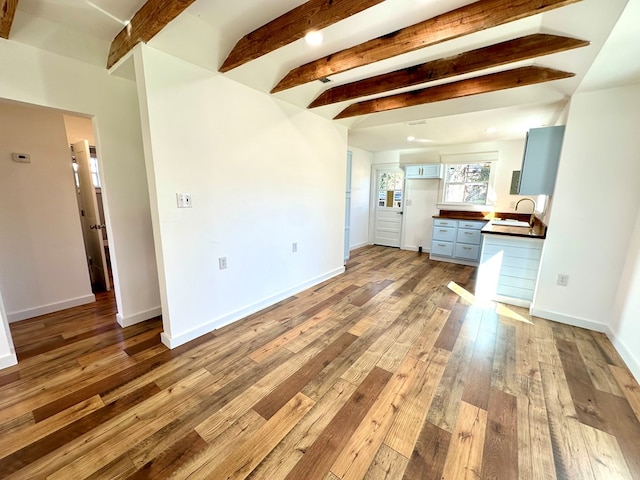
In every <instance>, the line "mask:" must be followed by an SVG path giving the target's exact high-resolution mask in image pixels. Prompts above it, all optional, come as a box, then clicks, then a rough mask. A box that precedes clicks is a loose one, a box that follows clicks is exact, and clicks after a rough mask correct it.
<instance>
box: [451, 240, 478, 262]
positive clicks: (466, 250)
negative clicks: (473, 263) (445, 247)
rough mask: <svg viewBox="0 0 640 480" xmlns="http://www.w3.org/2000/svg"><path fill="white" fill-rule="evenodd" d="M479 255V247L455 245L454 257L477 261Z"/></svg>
mask: <svg viewBox="0 0 640 480" xmlns="http://www.w3.org/2000/svg"><path fill="white" fill-rule="evenodd" d="M479 254H480V246H479V245H465V244H464V243H459V244H458V243H456V253H455V255H454V256H455V257H458V258H466V259H467V260H477V259H478V257H479Z"/></svg>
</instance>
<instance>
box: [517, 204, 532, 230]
mask: <svg viewBox="0 0 640 480" xmlns="http://www.w3.org/2000/svg"><path fill="white" fill-rule="evenodd" d="M525 200H529V201H530V202H531V203H533V210H532V211H531V216H530V217H529V226H530V227H531V228H533V224H534V223H535V221H536V202H535V201H534V200H533V199H531V198H521V199H520V200H518V203H516V211H518V205H520V202H524V201H525Z"/></svg>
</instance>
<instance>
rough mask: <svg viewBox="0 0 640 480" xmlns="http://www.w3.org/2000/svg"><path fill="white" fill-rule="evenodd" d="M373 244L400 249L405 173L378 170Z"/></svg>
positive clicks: (393, 170) (397, 170) (395, 170)
mask: <svg viewBox="0 0 640 480" xmlns="http://www.w3.org/2000/svg"><path fill="white" fill-rule="evenodd" d="M377 175H378V177H377V189H378V192H377V199H376V207H375V212H376V214H375V233H374V239H373V243H375V244H376V245H384V246H386V247H400V238H401V236H402V214H403V213H404V212H403V208H404V172H403V171H402V170H400V169H399V168H397V169H387V170H378V173H377Z"/></svg>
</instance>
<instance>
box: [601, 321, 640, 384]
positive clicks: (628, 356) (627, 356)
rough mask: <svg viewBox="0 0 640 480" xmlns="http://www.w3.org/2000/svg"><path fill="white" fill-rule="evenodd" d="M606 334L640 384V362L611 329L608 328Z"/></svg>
mask: <svg viewBox="0 0 640 480" xmlns="http://www.w3.org/2000/svg"><path fill="white" fill-rule="evenodd" d="M605 333H606V334H607V336H608V337H609V340H611V343H612V344H613V346H614V347H615V349H616V350H617V351H618V353H619V354H620V356H621V357H622V359H623V360H624V363H626V364H627V368H628V369H629V371H630V372H631V374H632V375H633V376H634V377H635V379H636V381H637V382H640V360H638V358H636V356H635V355H634V353H633V352H632V351H631V350H629V349H628V348H627V346H626V345H625V344H624V342H623V341H622V340H621V339H620V338H619V337H618V336H617V335H616V334H614V333H613V331H612V330H611V329H610V328H609V327H607V331H606V332H605Z"/></svg>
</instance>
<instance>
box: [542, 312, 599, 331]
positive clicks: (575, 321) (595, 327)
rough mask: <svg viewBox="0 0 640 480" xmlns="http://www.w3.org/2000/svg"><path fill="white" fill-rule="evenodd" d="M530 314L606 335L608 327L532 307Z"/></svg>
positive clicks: (584, 319)
mask: <svg viewBox="0 0 640 480" xmlns="http://www.w3.org/2000/svg"><path fill="white" fill-rule="evenodd" d="M530 313H531V315H533V316H535V317H540V318H544V319H546V320H552V321H554V322H560V323H566V324H567V325H572V326H574V327H580V328H586V329H588V330H594V331H596V332H601V333H606V332H607V331H608V329H609V326H608V325H607V324H606V323H600V322H594V321H593V320H587V319H586V318H579V317H572V316H569V315H564V314H563V313H558V312H549V311H546V310H540V309H538V308H533V307H532V308H531V310H530Z"/></svg>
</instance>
